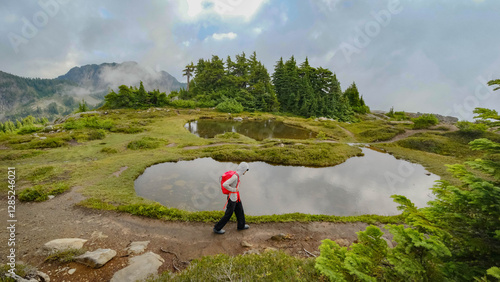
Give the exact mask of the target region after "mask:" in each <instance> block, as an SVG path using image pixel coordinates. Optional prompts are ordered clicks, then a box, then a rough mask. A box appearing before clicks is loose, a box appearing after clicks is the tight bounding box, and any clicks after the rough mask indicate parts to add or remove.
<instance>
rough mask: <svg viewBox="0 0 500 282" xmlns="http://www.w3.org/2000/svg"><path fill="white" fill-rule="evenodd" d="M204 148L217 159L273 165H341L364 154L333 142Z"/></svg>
mask: <svg viewBox="0 0 500 282" xmlns="http://www.w3.org/2000/svg"><path fill="white" fill-rule="evenodd" d="M233 148H234V147H233ZM203 151H204V152H207V153H208V152H209V153H210V154H209V155H208V156H210V157H212V158H214V159H215V160H218V161H235V162H236V161H247V162H248V161H263V162H268V163H271V164H282V165H304V166H315V167H324V166H333V165H337V164H341V163H343V162H345V161H346V160H347V159H348V158H350V157H353V156H357V155H358V154H360V153H361V150H360V149H359V148H357V147H351V146H349V145H346V144H332V143H320V144H315V145H287V146H283V147H279V146H273V147H267V148H265V147H264V148H245V149H240V148H238V149H232V148H231V147H227V146H219V147H211V148H205V149H203Z"/></svg>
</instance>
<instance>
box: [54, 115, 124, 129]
mask: <svg viewBox="0 0 500 282" xmlns="http://www.w3.org/2000/svg"><path fill="white" fill-rule="evenodd" d="M114 125H115V123H114V122H113V121H112V120H111V119H102V118H100V117H98V116H88V117H83V118H80V119H73V118H70V119H68V120H67V121H66V122H65V123H64V125H63V127H64V129H66V130H71V129H83V128H93V129H106V130H110V129H111V128H113V127H114Z"/></svg>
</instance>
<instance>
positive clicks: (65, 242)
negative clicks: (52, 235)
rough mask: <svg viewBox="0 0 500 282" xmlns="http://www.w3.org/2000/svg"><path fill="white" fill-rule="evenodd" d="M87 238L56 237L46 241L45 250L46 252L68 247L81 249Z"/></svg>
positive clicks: (62, 249)
mask: <svg viewBox="0 0 500 282" xmlns="http://www.w3.org/2000/svg"><path fill="white" fill-rule="evenodd" d="M85 242H87V240H85V239H80V238H63V239H55V240H52V241H50V242H47V243H45V245H44V246H43V250H44V251H46V252H49V253H51V252H57V251H64V250H67V249H81V248H82V247H83V244H85Z"/></svg>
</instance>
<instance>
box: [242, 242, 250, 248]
mask: <svg viewBox="0 0 500 282" xmlns="http://www.w3.org/2000/svg"><path fill="white" fill-rule="evenodd" d="M241 246H242V247H245V248H250V247H252V246H253V245H252V244H250V243H248V242H247V241H242V242H241Z"/></svg>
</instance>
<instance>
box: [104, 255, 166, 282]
mask: <svg viewBox="0 0 500 282" xmlns="http://www.w3.org/2000/svg"><path fill="white" fill-rule="evenodd" d="M163 262H165V261H164V260H163V258H162V257H160V256H159V255H157V254H155V253H153V252H147V253H145V254H143V255H140V256H137V257H133V258H131V259H130V260H129V265H128V266H127V267H125V268H122V269H120V270H118V271H117V272H116V273H115V274H114V275H113V277H112V278H111V280H110V282H135V281H137V280H141V281H142V280H144V279H146V278H147V277H148V276H150V275H151V274H157V273H158V268H160V266H161V265H162V264H163Z"/></svg>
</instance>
